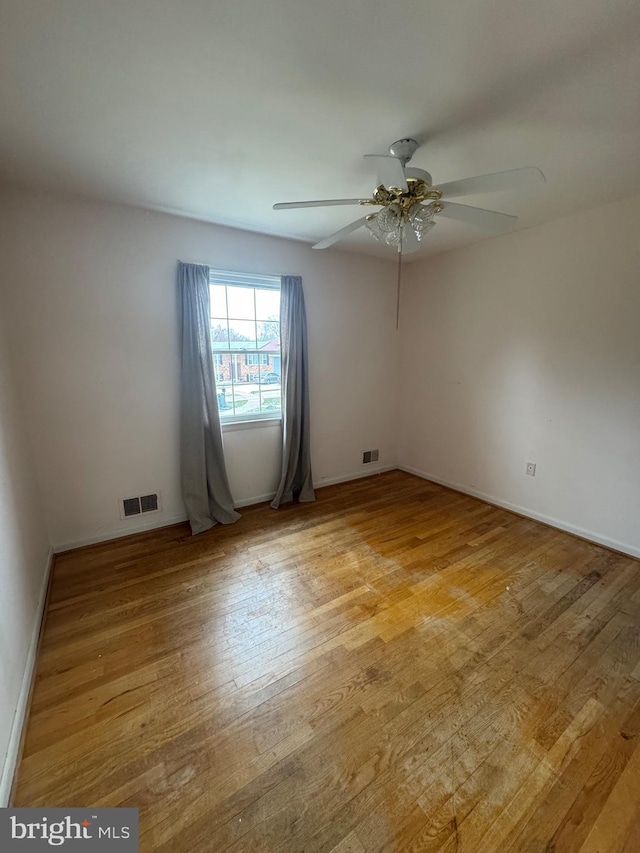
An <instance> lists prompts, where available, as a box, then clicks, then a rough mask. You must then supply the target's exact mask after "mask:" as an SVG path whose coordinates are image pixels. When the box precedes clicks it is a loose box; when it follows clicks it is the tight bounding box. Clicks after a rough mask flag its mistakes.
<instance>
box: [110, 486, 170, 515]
mask: <svg viewBox="0 0 640 853" xmlns="http://www.w3.org/2000/svg"><path fill="white" fill-rule="evenodd" d="M118 503H119V504H120V518H130V517H131V516H132V515H144V513H146V512H159V511H160V510H161V509H162V501H161V499H160V492H153V493H151V494H148V495H141V496H140V497H137V498H122V499H121V500H120V501H119V502H118Z"/></svg>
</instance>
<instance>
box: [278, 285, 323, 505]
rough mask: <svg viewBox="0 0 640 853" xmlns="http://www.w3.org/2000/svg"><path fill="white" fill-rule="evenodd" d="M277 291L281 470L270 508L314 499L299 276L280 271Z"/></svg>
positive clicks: (304, 328)
mask: <svg viewBox="0 0 640 853" xmlns="http://www.w3.org/2000/svg"><path fill="white" fill-rule="evenodd" d="M280 293H281V295H280V339H281V343H282V406H283V412H282V473H281V477H280V485H279V486H278V491H277V492H276V496H275V498H274V499H273V501H272V502H271V506H272V507H273V509H278V507H279V506H280V504H283V503H289V502H291V501H293V500H298V501H314V500H315V499H316V496H315V494H314V492H313V480H312V478H311V439H310V429H309V378H308V355H307V315H306V313H305V309H304V293H303V292H302V279H301V278H300V276H293V275H283V276H282V283H281V292H280Z"/></svg>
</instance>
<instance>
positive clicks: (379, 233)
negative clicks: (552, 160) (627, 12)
mask: <svg viewBox="0 0 640 853" xmlns="http://www.w3.org/2000/svg"><path fill="white" fill-rule="evenodd" d="M418 147H419V146H418V143H417V142H416V140H415V139H400V140H398V141H397V142H394V143H393V145H390V146H389V154H365V158H366V159H370V160H371V161H372V162H373V163H374V164H375V166H376V168H377V172H378V186H377V187H376V188H375V190H374V191H373V195H372V198H341V199H326V200H320V201H291V202H281V203H279V204H274V205H273V209H274V210H288V209H292V208H301V207H332V206H334V205H350V204H353V205H355V204H357V205H363V206H374V207H380V208H381V209H380V210H378V211H377V212H374V213H369V214H368V215H367V216H363V217H362V218H361V219H356V220H355V222H351V223H350V224H349V225H346V226H345V227H344V228H340V229H339V230H338V231H336V232H335V233H333V234H331V235H330V236H329V237H326V238H325V239H324V240H321V241H320V242H319V243H316V244H315V246H314V247H313V248H314V249H326V248H328V247H329V246H331V245H333V244H334V243H336V242H337V241H338V240H341V239H342V238H343V237H346V236H347V235H348V234H351V233H352V232H353V231H357V230H358V229H359V228H362V227H363V226H364V227H366V228H367V229H368V230H369V232H370V233H371V234H372V235H373V237H375V238H376V240H379V241H380V242H382V243H386V244H387V245H388V246H392V247H394V248H396V249H397V251H398V253H399V254H401V255H407V254H411V253H412V252H417V251H419V250H420V249H421V248H422V247H423V245H424V243H423V240H424V237H425V236H426V235H427V234H428V233H429V231H431V229H432V228H433V227H434V226H435V224H436V217H438V216H443V217H445V218H446V219H454V220H456V221H458V222H464V223H467V224H469V225H476V226H477V227H479V228H483V229H484V230H486V231H489V232H491V233H494V234H500V233H503V232H504V231H508V230H509V228H511V227H513V226H514V225H515V223H516V222H517V221H518V217H517V216H511V215H510V214H507V213H498V212H497V211H495V210H485V209H484V208H481V207H470V206H469V205H466V204H457V203H454V202H451V201H449V199H450V198H458V197H460V196H467V195H476V194H478V193H485V192H498V191H501V190H513V189H522V188H526V187H530V186H534V185H535V184H539V183H544V181H545V177H544V174H543V173H542V172H541V171H540V169H536V168H534V167H527V168H523V169H511V170H509V171H506V172H494V173H492V174H489V175H478V176H476V177H474V178H463V179H462V180H460V181H450V182H448V183H445V184H440V185H438V186H435V187H434V186H433V182H432V178H431V175H430V174H429V172H426V171H424V169H413V168H407V163H409V161H410V160H411V158H412V157H413V155H414V154H415V152H416V150H417V149H418Z"/></svg>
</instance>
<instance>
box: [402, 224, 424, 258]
mask: <svg viewBox="0 0 640 853" xmlns="http://www.w3.org/2000/svg"><path fill="white" fill-rule="evenodd" d="M420 249H424V243H420V242H419V241H418V238H417V237H416V235H415V231H414V230H413V228H412V227H411V226H410V225H408V224H407V223H406V222H405V223H404V225H403V226H402V255H403V256H404V255H412V254H413V253H414V252H419V251H420Z"/></svg>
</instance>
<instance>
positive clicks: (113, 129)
mask: <svg viewBox="0 0 640 853" xmlns="http://www.w3.org/2000/svg"><path fill="white" fill-rule="evenodd" d="M0 15H1V19H2V26H1V29H0V176H1V177H3V178H4V179H5V180H8V181H12V182H20V183H26V184H30V185H37V186H44V187H47V188H55V189H64V190H67V191H71V192H78V193H82V194H85V195H90V196H95V197H98V198H105V199H114V200H120V201H124V202H130V203H133V204H137V205H141V206H144V207H149V208H154V209H161V210H167V211H173V212H177V213H182V214H186V215H189V216H193V217H196V218H199V219H205V220H209V221H212V222H219V223H224V224H228V225H235V226H239V227H242V228H248V229H251V230H255V231H261V232H266V233H270V234H280V235H283V236H290V237H296V238H299V239H302V240H307V241H309V242H315V241H316V240H318V239H320V238H322V237H324V236H326V235H327V234H329V233H330V232H332V231H334V230H336V229H337V228H340V227H342V226H343V225H345V224H347V223H348V222H350V221H351V220H353V219H356V218H358V217H359V216H360V215H361V214H362V211H361V209H359V208H350V207H341V208H334V209H331V210H330V209H321V210H298V211H278V212H276V211H273V210H272V209H271V205H272V204H273V203H274V202H276V201H292V200H298V199H314V198H323V197H324V198H327V197H329V198H336V197H341V196H346V197H354V196H355V197H359V196H362V195H368V194H370V192H371V190H372V189H373V186H374V185H375V176H374V175H373V174H372V173H371V169H370V167H369V166H368V165H367V164H366V163H365V161H364V160H363V159H362V155H363V154H365V153H386V150H387V147H388V145H389V144H390V143H391V142H393V141H394V140H395V139H398V138H400V137H403V136H414V137H415V138H417V139H418V140H419V141H420V142H421V143H422V147H421V148H420V150H419V151H418V152H417V154H416V155H415V157H414V159H413V161H412V163H411V165H412V166H417V167H420V168H426V169H428V170H429V171H430V172H431V173H432V174H433V176H434V181H435V182H436V183H441V182H443V181H449V180H453V179H457V178H462V177H468V176H470V175H475V174H482V173H486V172H494V171H498V170H502V169H512V168H516V167H518V166H539V167H540V168H541V169H542V170H543V171H544V172H545V174H546V176H547V183H546V184H545V185H544V186H543V187H541V188H539V189H536V190H535V191H532V192H527V193H524V192H520V193H518V194H506V195H505V194H500V195H492V196H482V197H477V198H475V199H474V198H469V199H460V201H464V202H465V203H471V204H480V205H482V206H486V207H490V208H493V209H497V210H503V211H505V212H508V213H516V214H518V215H520V217H521V219H520V223H519V227H527V226H530V225H533V224H536V223H539V222H543V221H547V220H550V219H554V218H557V217H558V216H562V215H564V214H567V213H570V212H573V211H575V210H578V209H580V208H585V207H591V206H594V205H596V204H598V203H599V202H603V203H604V202H608V201H612V200H615V199H617V198H621V197H625V196H629V195H632V194H635V193H640V144H639V140H640V97H639V96H638V93H639V92H640V85H639V84H640V38H639V34H640V4H638V3H637V2H633V0H630V2H623V0H535V2H532V0H527V2H521V0H483V2H470V0H447V2H442V0H439V2H436V0H394V2H391V0H386V2H383V0H321V1H320V0H226V2H221V0H218V1H217V2H213V1H212V0H209V2H206V0H105V2H100V0H93V2H91V0H0ZM482 237H483V234H482V233H481V232H476V231H475V230H472V229H470V228H465V227H464V226H462V225H460V224H458V223H454V222H451V221H444V220H440V221H439V222H438V225H437V227H436V228H435V229H434V230H433V231H432V232H431V234H430V235H429V237H428V249H427V251H429V250H431V251H441V250H443V249H445V248H450V247H453V246H457V245H463V244H465V243H469V242H473V241H475V240H478V239H482ZM344 248H351V249H354V250H356V251H367V252H373V253H383V254H384V253H385V252H389V251H390V250H388V249H385V248H383V247H380V246H378V245H377V244H376V243H375V242H374V241H373V240H372V239H371V238H370V237H369V236H368V235H367V234H365V233H360V234H358V235H356V236H355V237H353V238H351V239H350V240H349V241H348V243H347V244H346V245H345V246H344Z"/></svg>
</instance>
